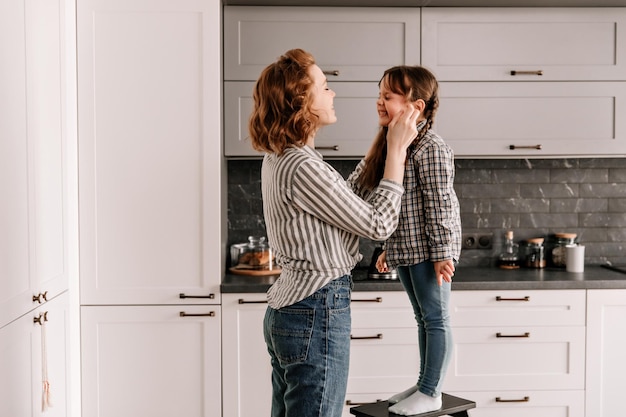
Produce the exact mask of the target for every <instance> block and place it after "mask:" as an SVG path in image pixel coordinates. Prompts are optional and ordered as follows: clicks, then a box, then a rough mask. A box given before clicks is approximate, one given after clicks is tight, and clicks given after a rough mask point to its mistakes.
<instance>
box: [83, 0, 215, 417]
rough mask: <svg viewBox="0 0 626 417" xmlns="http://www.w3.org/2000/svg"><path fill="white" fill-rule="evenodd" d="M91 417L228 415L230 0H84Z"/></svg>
mask: <svg viewBox="0 0 626 417" xmlns="http://www.w3.org/2000/svg"><path fill="white" fill-rule="evenodd" d="M76 7H77V8H76V12H77V59H78V62H77V71H78V106H79V108H80V109H81V111H80V112H79V115H78V143H79V146H78V149H79V153H78V165H79V173H80V181H79V212H80V223H79V229H80V231H79V233H80V276H81V282H80V304H81V311H80V312H81V323H80V327H81V338H82V344H81V373H82V383H83V385H82V415H83V416H84V417H95V416H99V417H105V416H116V417H117V416H133V417H134V416H140V415H141V416H143V415H146V416H148V415H150V416H172V415H184V416H190V417H193V416H196V417H213V416H219V415H221V367H220V361H221V349H220V346H221V327H220V321H221V311H220V305H219V304H220V290H219V286H220V283H221V278H222V276H223V272H224V271H223V268H224V265H225V250H224V247H223V245H224V244H225V240H226V239H225V227H224V222H225V218H224V217H223V216H222V213H223V212H224V211H225V210H224V206H225V201H226V199H225V198H224V197H223V195H222V194H223V192H224V189H223V188H222V178H223V177H222V169H223V167H222V149H221V144H222V141H221V139H220V138H221V120H222V117H221V78H222V75H221V63H220V59H219V57H220V56H221V45H220V42H219V39H221V7H222V6H221V3H220V2H218V1H203V0H165V1H159V2H154V1H150V0H112V1H111V0H79V1H78V2H77V6H76Z"/></svg>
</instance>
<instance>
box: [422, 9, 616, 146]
mask: <svg viewBox="0 0 626 417" xmlns="http://www.w3.org/2000/svg"><path fill="white" fill-rule="evenodd" d="M422 16H423V19H422V65H424V66H426V67H428V68H430V69H431V70H433V71H434V73H435V74H436V76H437V78H438V79H439V81H440V85H441V100H440V112H439V113H438V115H437V120H436V126H435V129H436V130H437V132H438V133H439V134H440V135H441V136H442V137H443V138H444V140H446V142H447V143H448V144H450V146H451V147H452V148H453V150H454V151H455V154H456V155H457V156H458V157H480V156H486V157H544V158H545V157H563V156H576V157H584V156H611V157H615V156H616V155H626V127H625V123H624V122H623V121H622V120H621V118H620V117H619V116H618V114H623V113H624V111H625V110H624V108H623V106H624V105H625V104H624V102H625V101H626V64H625V63H624V62H625V60H624V57H626V31H625V30H623V27H624V26H625V25H626V9H624V8H584V9H581V8H424V9H423V10H422Z"/></svg>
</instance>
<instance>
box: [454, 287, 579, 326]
mask: <svg viewBox="0 0 626 417" xmlns="http://www.w3.org/2000/svg"><path fill="white" fill-rule="evenodd" d="M585 300H586V293H585V290H554V291H551V290H550V291H549V290H539V291H536V290H535V291H521V290H519V291H518V290H515V291H452V294H451V297H450V320H451V321H452V326H453V327H467V326H470V327H479V326H554V325H565V326H584V325H585Z"/></svg>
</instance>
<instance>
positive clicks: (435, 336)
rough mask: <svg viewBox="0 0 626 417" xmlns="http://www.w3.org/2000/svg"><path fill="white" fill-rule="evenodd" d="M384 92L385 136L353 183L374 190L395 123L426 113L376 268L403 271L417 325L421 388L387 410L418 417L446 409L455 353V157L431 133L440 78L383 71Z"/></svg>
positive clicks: (407, 70) (415, 71)
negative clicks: (444, 389) (408, 109)
mask: <svg viewBox="0 0 626 417" xmlns="http://www.w3.org/2000/svg"><path fill="white" fill-rule="evenodd" d="M379 86H380V95H379V97H378V101H377V102H376V103H377V108H378V117H379V124H380V126H381V130H380V133H379V135H378V137H377V138H376V139H375V141H374V143H373V144H372V148H371V150H370V152H369V153H368V156H367V157H366V160H365V166H364V168H363V172H362V173H361V174H360V176H359V177H356V175H357V173H356V172H355V173H353V174H352V176H351V178H350V179H349V180H350V181H353V182H356V183H358V184H360V185H361V187H363V188H366V189H373V188H372V187H373V186H374V185H375V183H376V181H378V179H379V178H380V175H381V172H382V170H383V168H384V164H385V163H384V155H385V142H386V140H387V139H388V126H389V123H390V121H391V120H392V119H393V118H394V117H395V116H396V114H397V112H398V110H399V109H401V108H403V107H404V106H405V105H406V104H407V103H410V104H411V105H413V106H414V107H415V108H416V109H417V110H418V111H419V112H420V116H419V118H418V126H417V128H418V131H419V134H418V136H417V138H416V139H415V141H414V142H413V143H412V144H411V146H410V147H409V150H408V159H407V165H406V171H405V175H404V188H405V190H406V191H405V194H404V195H403V196H402V207H401V210H400V220H399V223H398V228H397V230H396V231H395V232H394V233H393V235H392V236H391V237H390V238H389V239H388V240H387V241H386V242H385V251H384V252H383V253H382V254H381V255H380V257H379V258H378V261H377V264H376V266H377V268H378V269H379V270H380V271H381V272H385V271H388V270H389V269H396V270H397V272H398V276H399V278H400V281H401V282H402V285H403V286H404V288H405V290H406V292H407V294H408V296H409V299H410V300H411V304H412V306H413V310H414V313H415V319H416V320H417V327H418V343H419V351H420V363H421V365H420V370H419V377H418V379H417V383H416V384H415V385H414V386H411V387H409V388H408V389H407V390H405V391H404V392H401V393H399V394H397V395H394V396H393V397H391V398H390V399H389V403H390V404H393V405H392V406H391V407H389V411H391V412H393V413H395V414H400V415H412V414H420V413H425V412H428V411H433V410H437V409H439V408H441V385H442V382H443V378H444V376H445V373H446V370H447V366H448V362H449V359H450V355H451V351H452V335H451V330H450V322H449V313H448V300H449V297H450V286H451V281H452V276H453V275H454V270H455V264H456V262H457V261H458V259H459V255H460V252H461V220H460V211H459V202H458V199H457V197H456V193H455V192H454V188H453V184H454V155H453V153H452V150H451V149H450V147H449V146H447V145H446V144H445V143H444V141H443V140H442V139H441V138H440V137H439V136H438V135H437V134H436V133H435V132H433V131H432V130H431V128H432V125H433V122H434V120H435V114H436V113H437V108H438V106H439V98H438V83H437V80H436V78H435V77H434V75H433V74H432V73H431V72H430V71H428V70H427V69H425V68H423V67H419V66H398V67H394V68H390V69H388V70H387V71H385V73H384V75H383V77H382V79H381V81H380V84H379Z"/></svg>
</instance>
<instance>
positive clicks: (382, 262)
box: [376, 251, 389, 273]
mask: <svg viewBox="0 0 626 417" xmlns="http://www.w3.org/2000/svg"><path fill="white" fill-rule="evenodd" d="M376 269H378V272H381V273H383V272H389V268H388V267H387V251H382V252H381V253H380V255H378V259H376Z"/></svg>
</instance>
